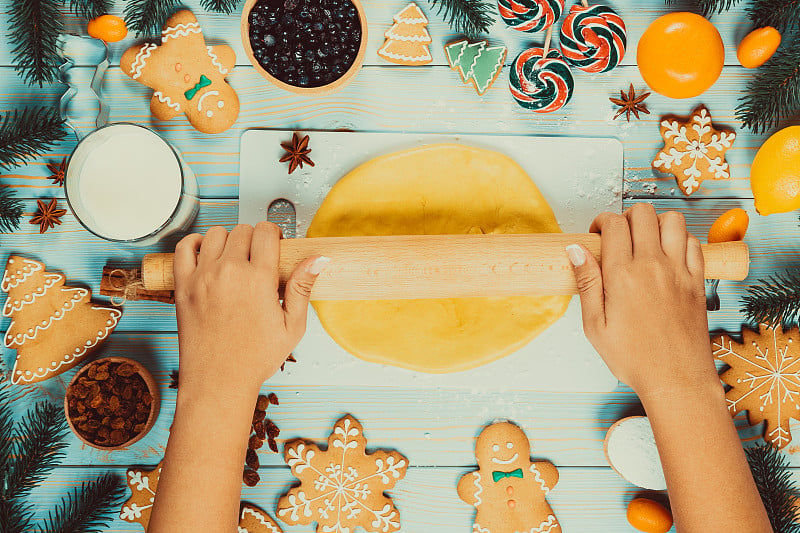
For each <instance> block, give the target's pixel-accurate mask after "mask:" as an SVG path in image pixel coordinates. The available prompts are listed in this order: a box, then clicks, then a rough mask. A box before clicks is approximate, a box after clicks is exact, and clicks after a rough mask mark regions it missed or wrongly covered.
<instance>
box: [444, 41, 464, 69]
mask: <svg viewBox="0 0 800 533" xmlns="http://www.w3.org/2000/svg"><path fill="white" fill-rule="evenodd" d="M466 46H467V41H458V42H455V43H450V44H448V45H447V46H445V47H444V52H445V54H446V55H447V63H448V64H449V65H450V66H451V67H455V66H456V61H458V57H459V56H460V55H461V52H462V51H463V50H464V48H466Z"/></svg>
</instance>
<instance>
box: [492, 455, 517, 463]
mask: <svg viewBox="0 0 800 533" xmlns="http://www.w3.org/2000/svg"><path fill="white" fill-rule="evenodd" d="M517 459H519V454H518V453H515V454H514V455H512V456H511V458H509V459H505V460H503V459H498V458H497V457H492V462H493V463H497V464H499V465H510V464H511V463H513V462H514V461H516V460H517Z"/></svg>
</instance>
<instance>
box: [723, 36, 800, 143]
mask: <svg viewBox="0 0 800 533" xmlns="http://www.w3.org/2000/svg"><path fill="white" fill-rule="evenodd" d="M798 110H800V39H797V40H795V41H794V42H792V43H791V44H789V45H788V46H787V47H785V48H781V49H780V50H778V51H777V52H776V53H775V55H774V56H772V58H771V59H770V60H769V61H767V63H766V64H765V65H764V67H763V68H760V69H758V71H756V74H755V76H753V79H751V80H750V81H749V82H748V83H747V94H746V96H744V97H742V98H740V99H739V105H738V106H737V107H736V118H738V119H739V120H741V121H742V122H743V123H744V125H745V126H747V127H748V128H750V131H752V132H753V133H764V132H766V131H767V130H768V129H770V128H771V127H772V126H775V125H777V124H778V123H779V122H780V121H781V120H782V119H784V118H788V117H791V116H793V115H794V114H795V113H796V112H797V111H798Z"/></svg>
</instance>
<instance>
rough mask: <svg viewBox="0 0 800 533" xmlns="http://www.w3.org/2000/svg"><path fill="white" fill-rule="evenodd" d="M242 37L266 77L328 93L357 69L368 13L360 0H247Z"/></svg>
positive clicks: (286, 85)
mask: <svg viewBox="0 0 800 533" xmlns="http://www.w3.org/2000/svg"><path fill="white" fill-rule="evenodd" d="M242 41H243V43H244V49H245V52H246V53H247V57H248V58H249V59H250V62H251V63H252V64H253V66H254V67H255V69H256V70H257V71H258V72H259V73H260V74H261V75H262V76H264V77H265V78H266V79H268V80H269V81H270V82H272V83H274V84H275V85H277V86H278V87H280V88H282V89H286V90H288V91H292V92H294V93H298V94H305V95H312V94H317V95H319V94H326V93H330V92H333V91H336V90H338V89H340V88H341V87H342V86H344V85H345V84H346V83H347V82H349V81H350V80H351V79H352V78H353V76H355V74H356V72H358V69H360V68H361V63H362V62H363V61H364V52H365V51H366V47H367V18H366V16H365V15H364V9H363V8H362V6H361V3H360V2H359V0H247V3H246V4H245V5H244V9H243V10H242Z"/></svg>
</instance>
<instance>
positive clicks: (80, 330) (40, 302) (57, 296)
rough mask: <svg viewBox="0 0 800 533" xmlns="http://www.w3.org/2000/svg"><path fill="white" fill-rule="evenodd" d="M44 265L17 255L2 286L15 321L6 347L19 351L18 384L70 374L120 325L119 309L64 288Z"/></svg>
mask: <svg viewBox="0 0 800 533" xmlns="http://www.w3.org/2000/svg"><path fill="white" fill-rule="evenodd" d="M64 281H65V278H64V276H62V275H61V274H51V273H49V272H46V271H45V266H44V264H43V263H40V262H38V261H33V260H31V259H25V258H24V257H19V256H16V255H12V256H11V257H9V258H8V263H7V264H6V270H5V274H4V275H3V281H2V285H0V288H2V290H3V291H5V292H7V293H8V298H7V299H6V303H5V306H4V307H3V316H7V317H11V319H12V320H11V325H10V326H9V328H8V331H7V332H6V335H5V346H6V347H8V348H12V349H16V350H17V361H16V363H14V370H13V371H12V374H11V382H12V383H14V384H29V383H36V382H38V381H43V380H45V379H48V378H51V377H53V376H57V375H58V374H61V373H62V372H66V371H67V370H69V369H70V368H72V367H73V366H75V365H77V364H78V363H79V362H80V361H81V359H82V358H83V357H84V356H85V355H86V354H87V353H89V352H90V351H91V350H93V349H94V348H95V347H97V345H98V344H100V342H101V341H103V339H105V338H106V337H107V336H108V334H109V333H111V332H112V331H113V330H114V328H115V327H116V326H117V322H118V321H119V317H120V316H121V315H122V313H120V311H119V310H117V309H112V308H108V307H101V306H96V305H92V302H91V300H90V299H91V292H90V291H88V290H87V289H80V288H74V287H65V286H64Z"/></svg>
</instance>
